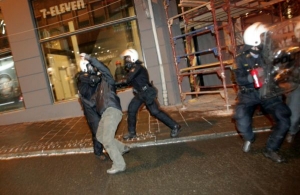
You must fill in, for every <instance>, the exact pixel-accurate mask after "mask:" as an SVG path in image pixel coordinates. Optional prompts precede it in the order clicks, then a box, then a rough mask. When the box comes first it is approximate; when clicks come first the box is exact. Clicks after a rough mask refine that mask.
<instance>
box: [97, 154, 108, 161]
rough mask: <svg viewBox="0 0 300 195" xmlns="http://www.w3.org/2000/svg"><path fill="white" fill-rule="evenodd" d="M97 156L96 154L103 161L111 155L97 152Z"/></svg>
mask: <svg viewBox="0 0 300 195" xmlns="http://www.w3.org/2000/svg"><path fill="white" fill-rule="evenodd" d="M95 156H96V158H98V159H99V160H102V161H105V160H107V159H109V157H108V156H107V154H105V153H102V154H95Z"/></svg>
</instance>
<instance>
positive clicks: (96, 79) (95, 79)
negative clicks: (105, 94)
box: [89, 75, 101, 87]
mask: <svg viewBox="0 0 300 195" xmlns="http://www.w3.org/2000/svg"><path fill="white" fill-rule="evenodd" d="M100 81H101V78H100V77H99V76H97V75H91V76H90V82H89V84H90V86H92V87H95V86H96V85H97V84H98V83H100Z"/></svg>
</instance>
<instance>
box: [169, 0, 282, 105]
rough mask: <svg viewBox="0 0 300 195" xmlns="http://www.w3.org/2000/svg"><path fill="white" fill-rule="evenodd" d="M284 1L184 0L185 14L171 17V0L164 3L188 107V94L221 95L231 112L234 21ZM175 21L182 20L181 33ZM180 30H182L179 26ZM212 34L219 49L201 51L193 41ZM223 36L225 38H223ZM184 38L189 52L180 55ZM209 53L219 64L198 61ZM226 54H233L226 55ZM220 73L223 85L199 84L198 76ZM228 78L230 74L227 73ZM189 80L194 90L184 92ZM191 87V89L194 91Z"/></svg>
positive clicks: (183, 97)
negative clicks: (229, 79) (228, 79)
mask: <svg viewBox="0 0 300 195" xmlns="http://www.w3.org/2000/svg"><path fill="white" fill-rule="evenodd" d="M282 1H284V0H271V1H268V2H264V1H257V0H242V1H238V0H231V1H230V0H203V1H199V0H180V3H179V4H178V8H180V9H181V13H180V14H178V15H175V16H169V12H168V9H169V3H170V2H169V0H165V1H164V8H165V12H166V15H167V21H168V29H169V34H170V42H171V46H172V51H173V57H174V62H175V68H176V71H177V79H178V85H179V92H180V95H181V102H182V104H183V106H184V100H185V99H186V95H195V96H196V97H197V96H198V95H199V94H211V93H219V94H220V95H221V96H222V97H223V98H224V100H225V103H226V105H225V106H226V107H227V110H228V109H229V106H230V105H229V101H228V92H227V88H228V87H233V86H234V84H233V83H226V70H227V69H228V70H229V72H231V68H232V65H233V61H234V58H235V56H236V37H235V33H236V32H235V30H234V24H233V19H236V18H239V17H241V16H243V15H244V16H245V15H246V14H248V13H251V12H253V11H257V10H263V9H265V10H270V6H271V5H273V4H276V3H279V2H282ZM174 21H177V22H178V21H180V25H179V26H180V29H182V31H181V33H180V34H177V35H174V29H173V24H174ZM177 28H178V27H177ZM207 33H210V34H212V35H213V37H214V39H215V46H214V47H210V48H207V49H204V50H197V49H196V47H195V45H194V41H193V38H194V37H199V36H202V35H204V34H207ZM221 37H222V38H221ZM180 39H183V40H184V42H185V53H184V54H182V53H181V54H178V53H179V52H178V51H177V50H176V48H175V47H176V43H177V41H178V40H180ZM208 53H213V54H214V56H215V57H216V60H217V61H216V62H212V63H206V64H201V63H200V64H199V63H197V60H196V58H197V57H199V56H200V58H201V56H202V55H206V54H208ZM224 54H229V55H226V57H225V56H224ZM183 59H185V60H186V61H187V62H188V63H187V66H186V67H184V68H180V67H182V66H179V63H180V61H181V60H183ZM214 73H215V74H217V75H218V77H219V78H220V79H221V82H222V85H219V86H215V85H214V86H200V85H199V83H198V82H197V81H196V77H197V76H198V75H205V74H214ZM227 75H228V73H227ZM184 77H189V80H190V83H191V86H192V87H193V89H194V90H190V91H183V90H182V80H183V78H184ZM192 87H191V89H192Z"/></svg>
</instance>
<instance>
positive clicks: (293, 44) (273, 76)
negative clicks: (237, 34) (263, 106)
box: [260, 17, 300, 98]
mask: <svg viewBox="0 0 300 195" xmlns="http://www.w3.org/2000/svg"><path fill="white" fill-rule="evenodd" d="M262 36H263V37H262V40H263V41H262V43H263V49H262V55H263V58H264V61H265V64H266V67H265V75H264V78H265V81H264V85H263V86H262V88H261V89H260V95H261V97H262V98H271V97H274V96H278V95H282V94H285V93H287V92H290V91H292V90H294V89H296V88H297V86H298V85H299V81H300V79H299V76H300V69H299V65H300V48H299V46H300V17H297V18H294V19H291V20H288V21H285V22H282V23H279V24H276V25H274V26H270V27H268V32H266V33H264V34H263V35H262Z"/></svg>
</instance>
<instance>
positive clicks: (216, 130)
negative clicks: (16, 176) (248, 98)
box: [0, 91, 271, 160]
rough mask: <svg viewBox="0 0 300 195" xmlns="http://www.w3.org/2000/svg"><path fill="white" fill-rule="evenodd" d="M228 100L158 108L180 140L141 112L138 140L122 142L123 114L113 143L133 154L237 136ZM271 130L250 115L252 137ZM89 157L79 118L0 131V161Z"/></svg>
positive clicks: (87, 136) (231, 96) (231, 97)
mask: <svg viewBox="0 0 300 195" xmlns="http://www.w3.org/2000/svg"><path fill="white" fill-rule="evenodd" d="M229 100H230V101H229V103H230V106H226V105H225V101H224V99H223V98H222V96H221V95H220V94H207V95H202V96H199V97H196V98H194V99H191V100H189V101H188V102H187V103H186V104H185V106H184V107H183V106H182V105H177V106H164V107H161V108H162V109H163V110H164V111H166V112H167V113H168V114H169V115H170V116H171V117H172V118H173V119H174V120H176V121H177V122H178V123H179V124H180V125H181V126H182V128H183V131H182V132H181V133H180V136H179V138H170V129H169V128H168V127H167V126H165V125H164V124H162V123H161V122H160V121H158V120H157V119H155V118H154V117H152V116H151V115H150V114H149V112H148V111H147V110H146V109H145V108H141V110H140V111H139V113H138V120H137V121H138V122H137V135H138V136H137V138H135V139H132V140H128V141H124V140H123V139H122V136H123V135H124V134H126V133H127V121H126V119H127V113H126V112H124V115H123V119H122V121H121V123H120V125H119V127H118V130H117V133H116V138H118V139H119V140H120V141H123V142H124V143H126V144H128V145H129V146H130V147H131V148H135V147H146V146H152V145H164V144H169V143H180V142H189V141H193V140H200V139H208V138H210V139H211V138H218V137H224V136H230V135H237V132H236V129H235V125H234V123H233V121H232V109H233V107H234V104H235V93H234V92H233V91H231V92H230V91H229ZM270 126H271V123H270V121H269V120H268V119H267V118H266V117H265V116H262V115H254V128H255V130H256V131H268V130H269V129H270ZM92 152H93V148H92V139H91V133H90V131H89V127H88V125H87V122H86V120H85V118H84V117H75V118H68V119H61V120H53V121H43V122H34V123H21V124H12V125H4V126H0V160H1V159H2V160H4V159H13V158H26V157H34V156H51V155H65V154H74V153H92Z"/></svg>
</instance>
